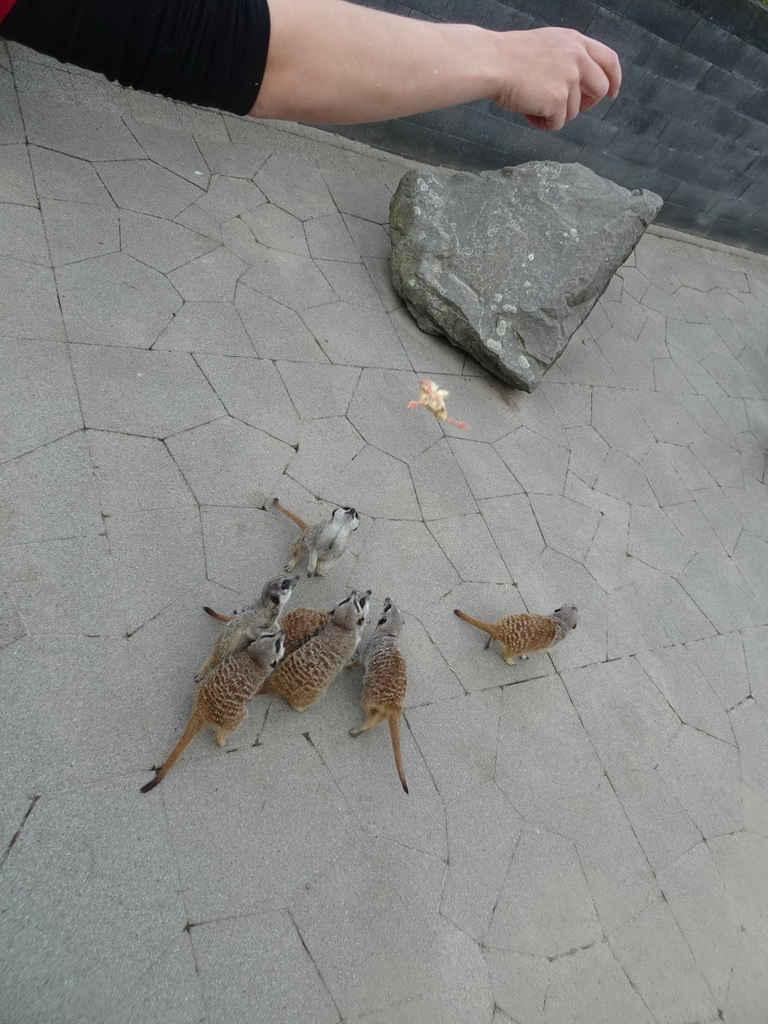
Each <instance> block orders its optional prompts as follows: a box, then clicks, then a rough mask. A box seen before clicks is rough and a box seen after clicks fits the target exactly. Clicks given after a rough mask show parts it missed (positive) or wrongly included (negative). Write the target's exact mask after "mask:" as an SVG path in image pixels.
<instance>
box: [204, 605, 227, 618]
mask: <svg viewBox="0 0 768 1024" xmlns="http://www.w3.org/2000/svg"><path fill="white" fill-rule="evenodd" d="M203 611H204V612H205V613H206V615H210V616H211V618H212V619H218V620H219V622H231V621H232V619H233V618H234V616H232V615H222V614H221V612H215V611H214V610H213V608H209V607H208V606H207V605H203Z"/></svg>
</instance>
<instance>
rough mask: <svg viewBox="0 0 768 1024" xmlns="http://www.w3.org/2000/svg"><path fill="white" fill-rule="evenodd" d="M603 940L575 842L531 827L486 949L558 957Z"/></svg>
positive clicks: (495, 914)
mask: <svg viewBox="0 0 768 1024" xmlns="http://www.w3.org/2000/svg"><path fill="white" fill-rule="evenodd" d="M601 938H602V930H601V928H600V924H599V922H598V919H597V913H596V911H595V907H594V904H593V902H592V898H591V896H590V895H589V890H588V889H587V884H586V882H585V880H584V873H583V871H582V869H581V864H580V862H579V858H578V855H577V853H576V848H575V847H574V845H573V843H572V842H571V841H570V840H568V839H565V838H563V836H560V835H556V834H555V833H553V832H547V831H546V830H545V829H538V828H532V827H530V826H526V828H525V829H523V834H522V836H521V837H520V841H519V843H518V844H517V849H516V850H515V856H514V858H513V860H512V864H511V865H510V869H509V873H508V874H507V879H506V882H505V884H504V888H503V889H502V892H501V896H500V897H499V901H498V903H497V904H496V907H495V908H494V911H493V917H492V919H491V924H490V926H489V928H488V933H487V936H486V939H485V944H486V945H487V946H490V947H492V948H497V949H509V950H513V951H514V952H518V953H531V954H533V955H534V956H546V957H555V956H558V955H559V954H562V953H566V952H568V951H569V950H573V949H577V948H579V947H582V946H588V945H591V944H592V943H594V942H597V941H599V940H600V939H601Z"/></svg>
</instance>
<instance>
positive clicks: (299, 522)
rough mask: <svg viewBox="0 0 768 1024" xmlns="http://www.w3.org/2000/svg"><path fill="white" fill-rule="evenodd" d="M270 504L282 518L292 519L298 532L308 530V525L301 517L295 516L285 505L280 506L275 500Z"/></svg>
mask: <svg viewBox="0 0 768 1024" xmlns="http://www.w3.org/2000/svg"><path fill="white" fill-rule="evenodd" d="M272 504H273V506H274V507H275V508H276V509H277V511H278V512H282V513H283V515H284V516H288V518H289V519H292V520H293V522H294V523H296V525H297V526H298V528H299V529H300V530H308V529H309V528H310V526H311V524H310V523H308V522H306V521H305V520H304V519H302V518H301V516H297V515H296V513H295V512H291V511H290V510H289V509H287V508H286V507H285V505H281V504H280V502H279V501H278V499H277V498H275V499H274V500H273V502H272Z"/></svg>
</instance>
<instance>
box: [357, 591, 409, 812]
mask: <svg viewBox="0 0 768 1024" xmlns="http://www.w3.org/2000/svg"><path fill="white" fill-rule="evenodd" d="M402 629H403V617H402V615H401V614H400V612H399V610H398V609H397V608H396V607H395V605H393V604H392V602H391V600H390V599H389V598H388V597H387V598H386V599H385V601H384V608H383V609H382V612H381V618H380V619H379V621H378V623H377V625H376V629H375V630H374V632H373V633H372V634H371V636H370V637H369V638H368V640H367V641H366V643H365V646H364V647H363V649H362V651H361V653H360V657H359V658H358V659H357V660H356V661H355V662H353V664H360V663H361V662H362V665H363V667H364V669H365V676H364V677H363V692H362V694H361V696H360V704H361V706H362V708H363V711H365V714H366V719H365V721H364V722H363V724H362V725H361V726H360V728H359V729H350V731H349V735H350V736H360V735H361V733H364V732H368V731H369V729H373V728H374V727H375V726H377V725H378V724H379V722H383V721H384V719H385V718H386V720H387V722H388V723H389V735H390V737H391V739H392V750H393V751H394V755H395V767H396V768H397V774H398V775H399V777H400V784H401V785H402V787H403V789H404V790H405V792H406V793H407V792H408V784H407V783H406V781H405V772H404V771H403V758H402V754H401V753H400V716H401V715H402V713H403V705H404V703H405V691H406V688H407V686H408V672H407V669H406V665H405V658H404V657H403V656H402V654H401V653H400V651H399V650H398V649H397V638H398V636H399V635H400V633H401V632H402Z"/></svg>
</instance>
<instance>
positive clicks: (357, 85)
mask: <svg viewBox="0 0 768 1024" xmlns="http://www.w3.org/2000/svg"><path fill="white" fill-rule="evenodd" d="M270 18H271V23H272V28H271V35H270V48H269V56H268V59H267V67H266V71H265V74H264V81H263V84H262V86H261V90H260V92H259V95H258V98H257V100H256V103H255V105H254V107H253V110H252V111H251V114H252V115H253V116H254V117H262V118H280V119H283V120H297V121H312V122H316V123H328V124H354V123H358V122H362V121H379V120H385V119H389V118H393V117H404V116H407V115H409V114H416V113H422V112H424V111H429V110H437V109H440V108H442V107H450V106H454V105H456V104H459V103H467V102H470V101H471V100H477V99H484V98H489V99H493V100H495V101H496V102H497V103H498V104H499V105H500V106H501V107H502V108H503V109H505V110H510V111H517V112H519V113H522V114H524V115H525V116H526V117H527V119H528V121H529V122H530V123H531V124H532V125H534V126H535V127H537V128H541V129H543V130H555V129H558V128H561V127H562V126H563V124H565V122H566V121H568V120H570V119H571V118H573V117H575V116H576V114H578V113H579V111H580V110H587V109H588V108H589V107H591V106H594V104H595V103H597V102H598V101H599V100H600V99H602V98H603V96H605V95H609V96H612V97H613V96H615V95H616V94H617V92H618V90H619V86H620V84H621V70H620V67H619V60H618V57H617V56H616V54H615V53H614V52H613V50H611V49H609V48H608V47H607V46H604V45H603V44H602V43H599V42H598V41H597V40H594V39H589V38H588V37H586V36H583V35H581V34H580V33H578V32H574V31H572V30H570V29H562V28H544V29H534V30H530V31H526V32H492V31H490V30H488V29H482V28H478V27H477V26H474V25H451V24H444V23H442V22H429V21H421V20H419V19H416V18H403V17H400V16H398V15H394V14H387V13H385V12H382V11H376V10H372V9H370V8H367V7H361V6H358V5H356V4H352V3H347V2H345V0H270Z"/></svg>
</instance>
